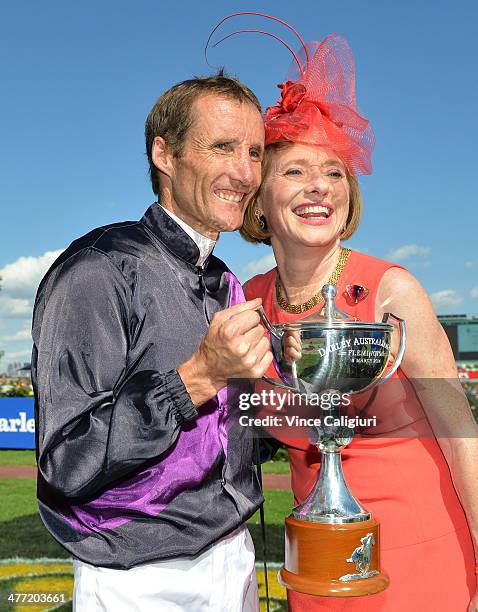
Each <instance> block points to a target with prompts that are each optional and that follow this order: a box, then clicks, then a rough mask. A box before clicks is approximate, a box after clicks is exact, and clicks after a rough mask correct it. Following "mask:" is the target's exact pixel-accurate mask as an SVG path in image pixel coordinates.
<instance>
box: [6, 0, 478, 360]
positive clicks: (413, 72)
mask: <svg viewBox="0 0 478 612" xmlns="http://www.w3.org/2000/svg"><path fill="white" fill-rule="evenodd" d="M477 7H478V5H477V3H476V2H474V1H473V0H460V2H451V1H450V0H447V1H440V0H438V1H431V0H428V1H422V2H417V1H416V0H415V1H410V0H402V1H401V2H394V1H392V0H361V1H360V2H357V1H356V0H341V2H340V3H331V2H318V1H317V0H314V1H310V2H307V1H304V2H302V3H300V4H299V5H297V3H291V2H282V1H274V2H230V1H222V2H219V1H216V2H204V1H203V2H201V3H198V2H193V1H191V2H182V1H177V2H162V1H156V2H152V1H150V0H143V1H141V0H139V1H137V2H135V3H133V2H129V1H125V0H114V1H113V0H102V1H101V2H93V1H91V0H84V1H83V2H81V3H72V2H64V0H62V1H58V0H49V1H46V2H43V3H41V4H40V3H38V2H35V1H25V0H18V1H17V2H15V3H13V2H10V3H6V2H4V3H2V4H1V6H0V58H1V59H0V70H1V79H0V83H1V88H2V95H1V102H0V104H1V114H0V134H1V138H0V147H1V149H0V151H1V157H0V207H1V217H0V218H1V230H2V231H1V241H0V274H1V275H2V276H3V282H2V284H3V290H2V292H1V293H0V349H1V350H4V351H5V352H6V355H5V358H4V359H3V360H2V362H1V363H0V371H1V370H3V369H4V368H5V365H6V364H7V363H8V362H9V361H28V358H29V351H30V347H31V342H30V340H29V327H30V320H29V319H30V316H31V306H32V301H33V298H34V294H35V290H36V286H37V285H38V282H39V280H40V278H41V276H42V274H43V273H44V271H45V270H46V268H47V267H48V265H49V263H50V262H51V260H52V258H53V257H54V255H53V254H52V253H56V252H57V251H60V250H61V249H63V248H65V246H67V245H68V244H69V243H70V242H71V241H72V240H73V239H74V238H76V237H78V236H79V235H81V234H83V233H85V232H86V231H88V230H89V229H91V228H92V227H95V226H98V225H102V224H105V223H111V222H116V221H120V220H124V219H136V218H138V217H140V216H141V215H142V213H143V211H144V210H145V209H146V208H147V206H148V205H149V204H150V203H151V202H153V199H154V198H153V195H152V192H151V190H150V186H149V181H148V178H147V163H146V157H145V153H144V144H143V126H144V120H145V117H146V115H147V113H148V112H149V110H150V108H151V106H152V105H153V104H154V102H155V100H156V98H157V97H158V96H159V95H160V93H161V92H162V91H164V90H165V89H166V88H168V87H169V86H170V85H172V84H173V83H175V82H177V81H180V80H183V79H185V78H189V77H190V76H192V75H196V74H208V73H210V72H211V71H212V70H213V69H212V68H210V67H209V66H208V65H207V64H206V63H205V60H204V54H203V49H204V44H205V41H206V39H207V36H208V34H209V32H210V30H211V29H212V27H213V26H214V25H215V24H216V23H217V22H218V21H219V20H220V19H221V18H222V17H223V16H225V15H226V14H228V13H233V12H236V11H247V10H256V11H261V12H266V13H271V14H274V15H276V16H277V17H279V18H281V19H284V20H286V21H288V22H289V23H291V24H292V25H293V26H295V27H296V28H297V29H298V30H299V32H300V33H301V35H302V36H303V38H304V39H305V40H307V41H308V40H318V39H322V38H323V37H324V36H325V35H327V34H328V33H330V32H337V33H340V34H343V35H345V37H346V38H347V39H348V41H349V43H350V45H351V47H352V49H353V52H354V55H355V59H356V64H357V98H358V104H359V108H360V109H361V110H362V112H363V113H364V114H365V116H366V117H367V118H369V119H370V121H371V122H372V125H373V128H374V131H375V135H376V138H377V145H376V149H375V152H374V155H373V167H374V172H373V174H372V176H370V177H364V178H362V179H361V186H362V192H363V196H364V201H365V214H364V220H363V223H362V225H361V227H360V230H359V232H358V233H357V234H356V236H354V238H353V239H352V240H351V241H349V246H351V247H353V248H357V249H359V250H362V251H366V252H368V253H370V254H372V255H375V256H377V257H383V258H388V259H394V260H395V261H399V262H400V263H402V264H403V265H405V266H406V267H408V268H409V269H410V270H411V271H412V272H413V273H414V274H415V275H416V276H417V277H418V279H419V280H420V281H421V282H422V284H423V285H424V287H425V289H426V290H427V291H428V292H429V293H430V294H431V295H432V298H433V301H434V303H435V306H436V309H437V311H438V312H440V313H457V312H463V313H467V314H469V315H476V314H478V253H477V249H476V233H477V232H476V227H477V224H476V212H475V211H476V203H477V202H476V200H477V198H476V188H475V185H474V183H473V180H474V178H475V176H476V169H477V163H476V152H475V148H476V142H477V141H478V127H477V121H476V109H477V108H478V104H477V102H478V85H477V79H476V61H475V58H476V44H475V42H474V41H476V22H477V18H478V8H477ZM264 25H265V26H266V27H269V28H270V29H271V31H273V32H274V33H276V34H278V35H281V36H283V37H285V38H286V40H287V41H288V42H290V43H292V46H293V47H297V45H296V42H295V40H294V38H293V36H292V34H289V33H288V32H287V31H286V30H284V29H282V28H281V27H280V26H275V25H274V24H267V23H263V22H260V21H259V20H258V19H257V18H253V17H243V18H242V19H241V20H240V21H237V22H236V23H235V24H234V23H232V22H230V25H228V24H227V23H226V24H225V28H224V30H223V32H224V34H226V33H228V32H230V31H231V29H232V28H233V27H234V26H236V27H235V28H234V29H237V28H238V27H239V26H241V27H264ZM209 59H210V62H211V64H212V65H213V66H219V65H221V64H224V65H225V66H226V69H227V70H228V71H229V73H231V74H234V75H236V76H238V77H239V78H240V79H242V80H243V81H244V82H245V83H247V84H248V85H249V86H250V87H251V88H252V89H253V90H254V91H255V92H256V93H257V95H258V97H259V99H260V100H261V102H262V104H263V105H264V106H266V105H269V104H271V103H273V102H274V101H275V100H276V98H277V96H278V93H279V90H278V89H277V88H276V84H277V83H279V82H281V81H283V79H284V76H285V73H286V71H287V68H288V66H289V63H290V57H289V54H288V52H287V50H286V49H284V48H282V47H281V46H280V45H279V44H278V43H276V42H275V41H273V40H272V39H269V38H266V37H261V36H258V35H254V34H249V35H247V34H245V35H243V36H238V37H235V38H233V39H231V40H228V41H227V42H225V43H224V44H222V45H221V46H219V47H218V48H216V49H213V50H211V52H210V55H209ZM270 253H271V251H270V249H268V248H267V247H263V246H261V247H254V246H252V245H248V244H246V243H245V242H243V241H242V240H241V238H240V237H239V235H223V236H222V237H221V240H220V242H219V244H218V247H217V249H216V254H218V255H219V256H220V257H222V258H223V259H224V260H225V261H226V262H227V263H228V264H229V266H230V267H231V268H232V269H233V270H234V271H236V272H237V273H238V274H239V276H240V277H241V278H242V279H244V280H245V279H246V278H247V277H248V276H250V275H251V274H253V273H255V272H256V271H263V270H264V269H266V268H269V267H271V261H272V260H271V257H270Z"/></svg>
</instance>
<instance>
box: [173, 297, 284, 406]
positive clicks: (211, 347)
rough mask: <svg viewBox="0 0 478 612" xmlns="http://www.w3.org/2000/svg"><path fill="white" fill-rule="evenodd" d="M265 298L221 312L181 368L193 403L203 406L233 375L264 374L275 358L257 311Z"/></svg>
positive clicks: (257, 375) (256, 376) (241, 376)
mask: <svg viewBox="0 0 478 612" xmlns="http://www.w3.org/2000/svg"><path fill="white" fill-rule="evenodd" d="M260 304H261V299H260V298H256V299H255V300H250V301H248V302H243V303H241V304H236V305H235V306H232V307H231V308H227V309H226V310H221V311H220V312H217V313H216V314H215V315H214V317H213V318H212V321H211V325H210V327H209V329H208V331H207V333H206V335H205V336H204V338H203V339H202V341H201V344H200V345H199V347H198V348H197V350H196V351H195V352H194V353H193V355H192V356H191V358H190V359H188V361H186V362H185V363H183V364H182V365H181V366H179V368H178V372H179V375H180V376H181V378H182V380H183V382H184V385H185V387H186V389H187V390H188V393H189V395H190V396H191V399H192V401H193V403H194V404H195V405H196V406H200V405H201V404H203V403H204V402H206V401H207V400H208V399H210V398H211V397H213V396H214V395H216V393H217V391H219V389H221V388H222V387H225V386H226V384H227V381H228V379H230V378H260V377H261V376H262V375H263V374H264V372H265V371H266V370H267V368H268V367H269V365H270V364H271V362H272V353H271V352H270V350H269V340H268V338H267V336H266V335H265V330H264V328H263V327H262V325H261V324H260V317H259V315H258V313H257V311H256V309H257V308H258V306H260Z"/></svg>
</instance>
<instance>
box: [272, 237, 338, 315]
mask: <svg viewBox="0 0 478 612" xmlns="http://www.w3.org/2000/svg"><path fill="white" fill-rule="evenodd" d="M349 255H350V249H346V248H341V250H340V255H339V260H338V262H337V265H336V266H335V270H334V271H333V272H332V274H331V275H330V278H329V280H328V281H327V284H329V285H336V284H337V283H338V282H339V278H340V276H341V274H342V272H343V271H344V268H345V264H346V263H347V259H348V258H349ZM275 289H276V300H277V303H278V304H279V306H280V307H281V308H282V310H285V311H286V312H289V313H290V314H301V313H302V312H307V310H310V309H311V308H313V307H314V306H316V305H317V304H319V303H320V302H322V301H323V299H324V298H323V297H322V288H321V289H320V291H319V292H318V293H316V294H315V295H313V296H312V297H311V298H309V299H308V300H307V301H306V302H303V303H302V304H290V303H289V302H288V301H287V300H286V299H285V298H284V296H283V295H282V289H281V283H280V278H279V273H277V278H276V287H275Z"/></svg>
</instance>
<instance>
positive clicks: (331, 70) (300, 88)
mask: <svg viewBox="0 0 478 612" xmlns="http://www.w3.org/2000/svg"><path fill="white" fill-rule="evenodd" d="M240 15H257V16H259V17H264V18H267V19H271V20H273V21H277V22H279V23H281V24H283V25H285V26H286V27H288V28H289V29H290V30H292V31H293V32H294V33H295V34H296V35H297V37H298V38H299V40H300V42H301V43H302V49H301V51H300V53H298V54H297V55H296V54H295V53H294V52H293V51H292V49H291V48H290V47H289V45H287V44H286V43H285V42H284V41H283V40H282V39H280V38H279V37H277V36H275V35H274V34H271V33H269V32H264V31H263V30H239V31H237V32H233V33H232V34H229V35H228V36H225V37H224V38H222V39H221V40H219V41H218V42H217V43H215V44H214V45H213V46H216V45H217V44H219V43H220V42H222V41H223V40H226V39H227V38H230V37H231V36H234V35H236V34H240V33H242V32H256V33H260V34H266V35H268V36H271V37H273V38H275V39H276V40H279V41H280V42H281V43H282V44H284V45H285V46H286V47H287V49H289V51H290V52H291V53H292V55H293V56H294V62H293V63H292V65H291V67H290V69H289V72H288V74H287V77H286V81H285V82H284V83H281V84H280V85H278V87H279V88H280V89H281V90H282V94H281V98H280V99H279V100H278V101H277V103H276V105H275V106H271V107H269V108H267V110H266V112H265V114H264V124H265V132H266V140H265V143H266V145H269V144H272V143H274V142H282V141H291V142H297V143H303V144H311V145H320V146H327V147H330V148H331V149H333V150H334V151H335V152H336V153H337V155H339V156H340V157H341V159H342V160H343V161H344V163H345V164H346V165H347V167H348V169H349V171H350V172H351V173H352V174H353V175H357V174H370V173H371V172H372V165H371V161H370V156H371V154H372V151H373V148H374V145H375V137H374V134H373V131H372V128H371V126H370V123H369V122H368V121H367V119H365V118H364V117H362V115H360V114H359V113H358V111H357V106H356V102H355V62H354V58H353V55H352V51H351V49H350V47H349V45H348V43H347V41H346V40H345V38H343V37H342V36H339V35H338V34H330V35H329V36H327V37H326V38H324V40H323V41H321V42H317V41H314V42H310V43H307V44H304V43H303V41H302V39H301V37H300V36H299V34H298V33H297V32H296V31H295V30H294V28H292V26H290V25H289V24H287V23H285V22H284V21H281V20H280V19H277V18H276V17H272V16H270V15H265V14H263V13H255V12H243V13H234V14H233V15H228V16H227V17H225V18H224V19H223V20H222V21H221V22H220V23H219V24H218V25H217V26H216V27H215V28H214V30H213V31H212V32H211V34H210V36H209V39H208V41H207V44H206V49H205V51H207V46H208V45H209V42H210V40H211V38H212V35H213V34H214V32H215V31H216V30H217V29H218V28H219V26H220V25H221V24H222V23H224V22H225V21H226V20H228V19H230V18H232V17H237V16H240Z"/></svg>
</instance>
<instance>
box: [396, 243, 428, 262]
mask: <svg viewBox="0 0 478 612" xmlns="http://www.w3.org/2000/svg"><path fill="white" fill-rule="evenodd" d="M430 251H431V248H430V247H422V246H418V245H417V244H404V245H403V246H401V247H398V248H396V249H392V250H391V251H390V252H389V253H388V255H387V259H391V260H393V261H405V260H406V259H411V258H412V257H425V256H426V255H428V254H429V253H430Z"/></svg>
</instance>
